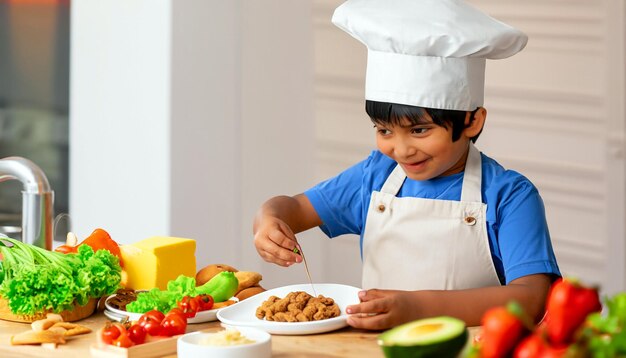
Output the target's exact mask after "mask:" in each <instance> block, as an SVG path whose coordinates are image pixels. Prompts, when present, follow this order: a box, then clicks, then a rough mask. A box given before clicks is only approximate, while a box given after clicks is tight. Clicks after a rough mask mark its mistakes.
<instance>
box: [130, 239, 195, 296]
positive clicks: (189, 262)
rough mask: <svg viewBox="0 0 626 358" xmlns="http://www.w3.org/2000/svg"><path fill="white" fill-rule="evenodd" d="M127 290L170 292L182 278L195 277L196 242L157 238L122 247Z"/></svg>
mask: <svg viewBox="0 0 626 358" xmlns="http://www.w3.org/2000/svg"><path fill="white" fill-rule="evenodd" d="M120 251H121V252H122V259H123V260H124V271H126V273H125V274H126V283H125V284H124V286H125V287H126V288H130V289H134V290H149V289H151V288H153V287H158V288H159V289H161V290H165V289H166V288H167V283H168V281H170V280H174V279H176V277H178V276H179V275H185V276H189V277H195V275H196V241H195V240H192V239H184V238H179V237H161V236H155V237H150V238H147V239H145V240H141V241H139V242H136V243H134V244H130V245H120Z"/></svg>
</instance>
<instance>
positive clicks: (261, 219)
mask: <svg viewBox="0 0 626 358" xmlns="http://www.w3.org/2000/svg"><path fill="white" fill-rule="evenodd" d="M321 224H322V220H321V219H320V217H319V216H318V215H317V212H316V211H315V209H314V208H313V205H311V202H310V201H309V199H308V198H307V197H306V196H305V195H304V194H298V195H296V196H293V197H290V196H277V197H274V198H272V199H270V200H268V201H266V202H265V203H264V204H263V205H262V206H261V208H260V209H259V211H258V212H257V214H256V216H255V218H254V223H253V226H252V231H253V233H254V245H255V247H256V249H257V251H258V253H259V255H260V256H261V257H262V258H263V259H264V260H265V261H267V262H272V263H275V264H277V265H280V266H290V265H291V264H293V263H294V262H300V261H302V258H301V257H300V255H297V254H295V253H294V252H293V248H294V247H295V246H296V236H295V234H296V233H299V232H302V231H305V230H308V229H311V228H313V227H315V226H319V225H321Z"/></svg>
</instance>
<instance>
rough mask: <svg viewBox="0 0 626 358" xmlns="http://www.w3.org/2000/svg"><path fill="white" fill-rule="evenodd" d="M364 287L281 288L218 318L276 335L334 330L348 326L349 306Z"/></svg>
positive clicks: (246, 302)
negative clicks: (347, 308) (347, 312)
mask: <svg viewBox="0 0 626 358" xmlns="http://www.w3.org/2000/svg"><path fill="white" fill-rule="evenodd" d="M314 290H315V291H314ZM360 290H361V289H360V288H357V287H353V286H348V285H340V284H334V283H315V284H313V287H312V286H311V284H301V285H291V286H284V287H278V288H274V289H271V290H268V291H265V292H262V293H259V294H257V295H255V296H252V297H250V298H248V299H246V300H244V301H241V302H239V303H237V304H236V305H233V306H230V307H226V308H224V309H222V310H220V311H219V312H217V319H218V320H220V321H221V322H222V323H223V324H224V325H226V326H243V327H255V328H259V329H262V330H264V331H266V332H268V333H272V334H284V335H303V334H314V333H323V332H330V331H334V330H336V329H340V328H343V327H345V326H347V325H348V324H347V322H346V320H347V318H348V315H347V314H346V307H347V306H349V305H353V304H357V303H359V296H358V293H359V291H360Z"/></svg>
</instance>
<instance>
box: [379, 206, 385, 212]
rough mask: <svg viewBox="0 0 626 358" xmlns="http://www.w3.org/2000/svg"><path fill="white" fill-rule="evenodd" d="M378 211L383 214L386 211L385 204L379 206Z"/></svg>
mask: <svg viewBox="0 0 626 358" xmlns="http://www.w3.org/2000/svg"><path fill="white" fill-rule="evenodd" d="M378 211H380V212H381V213H382V212H383V211H385V205H384V204H380V205H378Z"/></svg>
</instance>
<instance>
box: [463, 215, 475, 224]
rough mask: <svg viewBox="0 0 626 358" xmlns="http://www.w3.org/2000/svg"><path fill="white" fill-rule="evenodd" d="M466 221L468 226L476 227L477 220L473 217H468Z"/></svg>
mask: <svg viewBox="0 0 626 358" xmlns="http://www.w3.org/2000/svg"><path fill="white" fill-rule="evenodd" d="M464 221H465V223H466V224H467V225H470V226H472V225H476V218H475V217H473V216H466V217H465V220H464Z"/></svg>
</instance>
